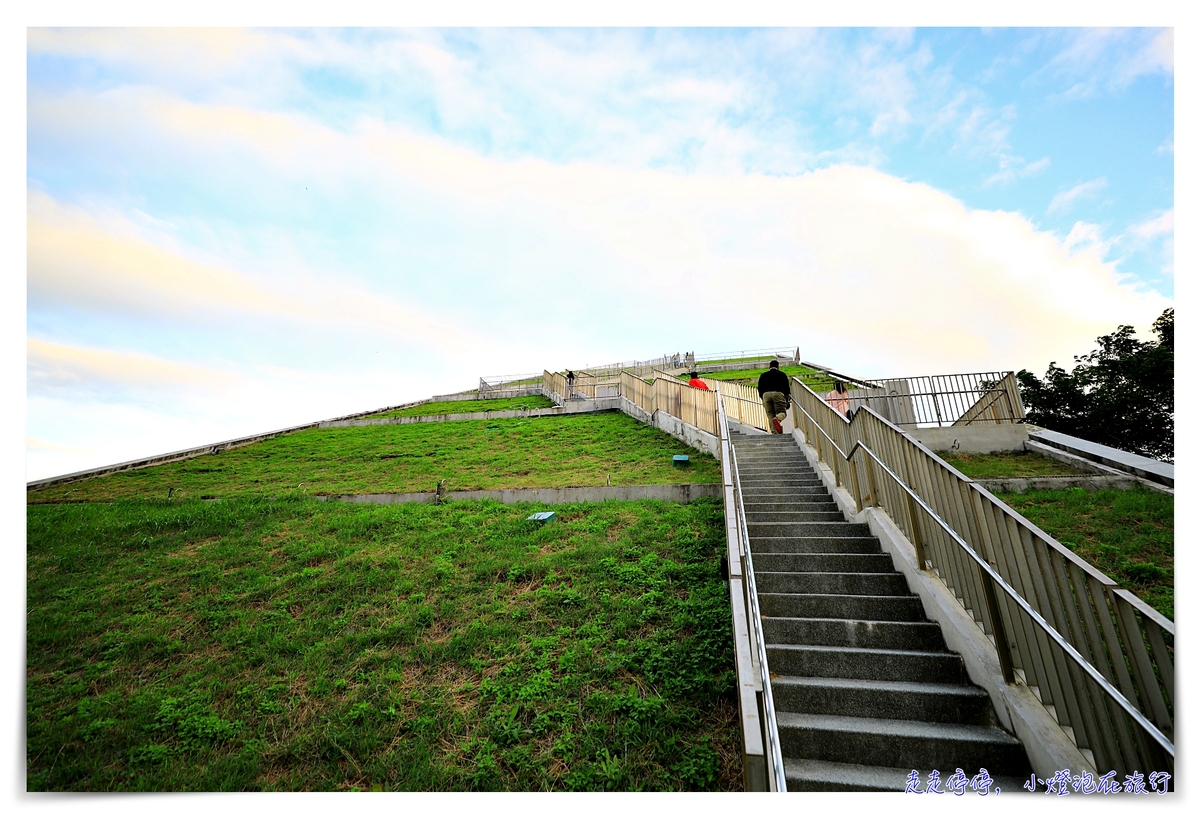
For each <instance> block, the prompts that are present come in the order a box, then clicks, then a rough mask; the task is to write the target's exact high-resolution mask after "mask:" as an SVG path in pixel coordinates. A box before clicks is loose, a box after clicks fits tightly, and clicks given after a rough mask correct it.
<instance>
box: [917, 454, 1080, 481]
mask: <svg viewBox="0 0 1200 818" xmlns="http://www.w3.org/2000/svg"><path fill="white" fill-rule="evenodd" d="M938 456H939V457H941V458H942V459H943V460H945V461H946V462H947V463H949V464H950V465H951V466H953V467H954V468H956V469H958V470H959V471H960V472H962V473H963V474H965V475H966V476H967V477H977V478H979V479H981V480H985V479H991V478H1002V477H1053V476H1061V475H1072V474H1083V472H1081V471H1079V470H1078V469H1076V468H1074V467H1072V466H1069V465H1067V464H1066V463H1060V462H1059V461H1057V460H1051V459H1050V458H1048V457H1043V456H1041V455H1040V454H1034V453H1033V452H996V453H993V454H957V453H954V452H938Z"/></svg>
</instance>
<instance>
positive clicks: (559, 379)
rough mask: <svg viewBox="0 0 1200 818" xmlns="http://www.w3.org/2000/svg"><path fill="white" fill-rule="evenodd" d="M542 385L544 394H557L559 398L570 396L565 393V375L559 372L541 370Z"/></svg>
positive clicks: (563, 398)
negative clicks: (544, 389) (544, 390)
mask: <svg viewBox="0 0 1200 818" xmlns="http://www.w3.org/2000/svg"><path fill="white" fill-rule="evenodd" d="M542 386H544V387H545V388H546V394H547V396H549V395H558V397H559V399H560V400H567V399H569V398H570V397H571V396H570V395H568V394H567V376H566V375H564V374H563V373H561V372H548V371H546V370H543V371H542Z"/></svg>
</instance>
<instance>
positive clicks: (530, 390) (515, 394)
mask: <svg viewBox="0 0 1200 818" xmlns="http://www.w3.org/2000/svg"><path fill="white" fill-rule="evenodd" d="M541 394H542V385H541V384H540V383H531V384H529V385H528V386H514V387H512V388H511V389H504V388H500V389H489V390H488V391H487V393H486V394H484V395H481V394H479V390H472V391H470V392H455V393H453V394H451V395H434V396H433V397H432V398H430V399H429V400H430V401H439V402H440V401H445V400H494V399H495V398H524V397H528V396H529V395H541Z"/></svg>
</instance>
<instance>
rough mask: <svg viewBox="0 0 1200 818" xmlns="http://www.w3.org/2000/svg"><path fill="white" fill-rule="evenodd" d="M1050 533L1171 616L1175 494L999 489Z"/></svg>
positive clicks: (1009, 500) (1133, 490) (1006, 497)
mask: <svg viewBox="0 0 1200 818" xmlns="http://www.w3.org/2000/svg"><path fill="white" fill-rule="evenodd" d="M996 496H997V497H999V498H1000V499H1001V500H1003V501H1004V502H1005V503H1008V505H1010V506H1012V507H1013V508H1014V509H1016V510H1017V511H1018V512H1020V513H1021V514H1023V515H1024V516H1025V517H1027V518H1028V519H1029V520H1030V521H1031V522H1033V524H1034V525H1036V526H1038V527H1039V528H1041V529H1042V530H1044V531H1045V532H1046V533H1048V534H1049V535H1050V536H1052V537H1054V538H1055V539H1056V540H1058V541H1059V542H1061V543H1062V544H1063V545H1065V546H1067V547H1068V548H1070V549H1071V550H1072V551H1074V552H1075V553H1076V554H1078V555H1079V556H1081V557H1083V558H1084V559H1085V560H1087V561H1088V562H1090V563H1091V564H1092V565H1095V566H1096V567H1097V568H1099V569H1100V570H1101V571H1103V572H1104V573H1106V574H1108V575H1109V576H1110V577H1112V578H1113V579H1114V580H1116V581H1117V582H1118V583H1120V584H1121V585H1122V586H1124V587H1125V588H1128V589H1129V590H1130V591H1132V592H1133V593H1135V594H1137V595H1138V596H1139V597H1141V598H1142V600H1143V601H1144V602H1146V603H1147V604H1148V605H1150V606H1151V607H1153V608H1155V609H1156V610H1157V611H1159V613H1161V614H1163V616H1166V617H1167V618H1168V619H1171V620H1174V618H1175V498H1174V497H1173V496H1171V495H1169V494H1162V493H1160V492H1156V491H1150V490H1148V489H1140V488H1138V489H1130V490H1126V491H1122V490H1118V489H1104V490H1102V491H1085V490H1083V489H1058V490H1053V491H1029V492H1026V493H1025V494H1011V493H1003V494H1001V493H997V495H996Z"/></svg>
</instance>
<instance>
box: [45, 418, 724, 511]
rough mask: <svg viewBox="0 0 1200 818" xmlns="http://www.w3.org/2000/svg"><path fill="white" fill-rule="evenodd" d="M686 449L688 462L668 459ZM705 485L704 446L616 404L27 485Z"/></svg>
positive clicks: (319, 438) (196, 489)
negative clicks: (614, 408)
mask: <svg viewBox="0 0 1200 818" xmlns="http://www.w3.org/2000/svg"><path fill="white" fill-rule="evenodd" d="M673 454H688V455H690V456H691V462H692V465H691V467H690V468H688V469H686V470H683V469H678V468H674V467H672V465H671V455H673ZM609 475H611V480H612V484H613V485H615V486H616V485H622V486H629V485H651V484H663V483H714V482H719V481H720V477H721V469H720V464H719V463H718V462H717V461H716V460H715V459H714V458H713V457H712V456H711V455H707V454H702V453H699V452H697V451H695V450H694V449H690V448H689V447H687V446H685V445H684V444H682V443H680V442H678V441H676V440H675V439H673V438H671V437H669V436H668V435H667V434H666V433H664V432H661V431H659V430H657V429H654V428H652V427H649V426H646V425H645V424H642V423H639V422H638V421H636V420H634V419H633V418H631V417H628V416H627V415H624V414H622V413H620V412H603V413H598V414H587V415H574V416H569V417H546V418H528V419H526V418H506V419H503V420H463V421H453V422H447V423H414V424H403V425H399V424H398V425H386V426H355V427H348V428H336V429H310V430H305V431H302V432H295V433H293V434H287V435H282V436H280V437H277V438H273V439H271V440H267V441H263V442H262V443H255V444H253V445H250V446H243V447H240V448H236V449H230V450H229V451H226V452H222V453H220V454H216V455H205V456H203V457H197V458H193V459H191V460H186V461H182V462H179V463H170V464H166V465H162V466H153V467H150V468H145V469H137V470H135V471H128V472H121V473H119V474H112V475H107V476H105V477H96V478H92V479H89V480H84V481H81V482H78V483H68V484H66V485H61V486H55V487H52V488H48V489H43V490H41V491H36V492H28V494H27V498H28V501H29V502H30V503H42V502H62V501H77V500H87V501H96V500H104V501H107V500H113V499H118V498H139V499H158V498H166V496H167V493H168V490H169V489H171V488H174V489H176V494H175V496H176V497H177V498H178V497H182V498H183V499H185V500H186V499H193V498H202V497H245V496H255V495H258V496H262V495H277V494H283V493H286V492H291V491H297V490H298V491H302V492H304V493H307V494H370V493H381V492H408V491H432V490H433V489H434V487H435V486H436V485H437V483H438V481H439V480H442V479H446V480H447V481H448V482H447V488H449V489H450V490H470V489H498V488H553V487H558V486H603V485H604V484H605V482H606V480H607V479H608V477H609Z"/></svg>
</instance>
